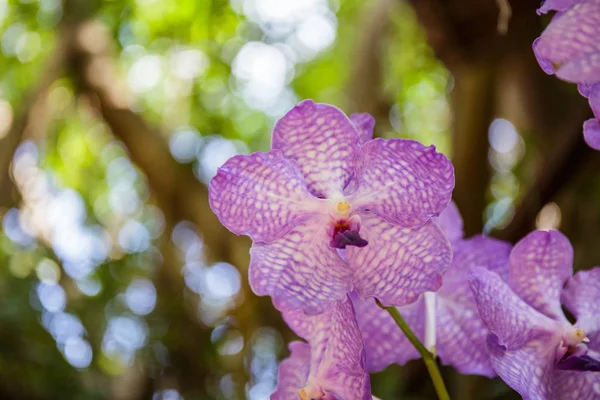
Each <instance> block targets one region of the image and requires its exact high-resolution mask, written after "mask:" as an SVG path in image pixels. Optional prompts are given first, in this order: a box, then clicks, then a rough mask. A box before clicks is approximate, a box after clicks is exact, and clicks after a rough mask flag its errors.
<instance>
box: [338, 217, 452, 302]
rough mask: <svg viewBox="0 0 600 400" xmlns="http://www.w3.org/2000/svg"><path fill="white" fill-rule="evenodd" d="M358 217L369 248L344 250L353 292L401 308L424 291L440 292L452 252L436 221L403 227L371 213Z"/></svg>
mask: <svg viewBox="0 0 600 400" xmlns="http://www.w3.org/2000/svg"><path fill="white" fill-rule="evenodd" d="M361 218H362V222H361V230H360V233H361V236H363V237H364V238H365V239H366V240H367V241H368V242H369V245H368V246H366V247H362V248H358V247H349V248H347V249H346V262H347V263H348V265H349V266H350V268H351V269H352V270H353V271H354V274H355V275H354V289H355V290H356V291H357V292H358V294H359V295H360V296H361V297H363V298H367V297H376V298H378V299H379V300H380V301H381V302H382V303H383V304H385V305H395V306H404V305H407V304H410V303H412V302H414V301H415V300H417V297H419V295H420V294H421V293H423V292H428V291H430V292H433V291H436V290H437V289H439V287H440V285H441V284H442V278H441V274H442V272H443V271H444V270H445V269H446V268H447V267H448V266H449V265H450V261H451V259H452V250H451V249H450V243H449V242H448V240H447V239H446V237H445V236H444V234H443V232H442V230H441V229H440V227H439V226H437V224H436V223H435V222H433V221H427V222H426V223H425V224H423V225H420V226H414V227H411V228H402V227H401V226H398V225H396V224H393V223H391V222H389V221H386V220H385V219H383V218H381V217H379V216H377V215H374V214H367V213H364V214H362V215H361Z"/></svg>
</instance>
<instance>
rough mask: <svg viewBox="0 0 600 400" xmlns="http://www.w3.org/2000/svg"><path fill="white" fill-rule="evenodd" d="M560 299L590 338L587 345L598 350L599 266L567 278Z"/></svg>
mask: <svg viewBox="0 0 600 400" xmlns="http://www.w3.org/2000/svg"><path fill="white" fill-rule="evenodd" d="M562 301H563V304H564V305H565V307H566V308H567V309H568V310H569V311H570V312H571V313H573V315H574V316H575V317H576V318H577V326H578V327H580V328H581V329H583V331H584V332H585V333H586V335H588V337H589V338H590V344H589V347H590V348H592V349H594V350H596V351H600V267H596V268H594V269H591V270H589V271H579V272H578V273H576V274H575V276H574V277H573V278H571V279H569V281H568V282H567V285H566V286H565V288H564V290H563V292H562Z"/></svg>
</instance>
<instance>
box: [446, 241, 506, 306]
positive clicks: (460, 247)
mask: <svg viewBox="0 0 600 400" xmlns="http://www.w3.org/2000/svg"><path fill="white" fill-rule="evenodd" d="M511 248H512V246H511V244H510V243H508V242H504V241H502V240H498V239H494V238H490V237H486V236H482V235H477V236H473V237H471V238H469V239H465V240H461V241H458V242H455V243H454V244H453V245H452V251H453V258H452V264H451V266H450V267H449V268H448V270H447V271H446V272H445V273H444V284H443V285H442V288H441V289H440V292H439V293H440V295H442V296H446V295H448V296H450V297H454V296H455V295H456V293H457V286H464V287H465V292H466V293H468V294H469V295H470V294H471V289H470V288H469V283H468V275H469V272H470V270H471V268H473V267H485V268H486V269H487V270H490V271H493V272H496V273H497V274H498V275H500V277H501V278H502V279H503V280H504V279H506V278H507V276H508V257H509V255H510V251H511Z"/></svg>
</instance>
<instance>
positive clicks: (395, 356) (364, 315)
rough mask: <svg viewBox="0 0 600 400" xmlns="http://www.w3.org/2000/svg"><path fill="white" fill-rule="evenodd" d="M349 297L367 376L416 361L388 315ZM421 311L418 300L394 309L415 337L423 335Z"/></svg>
mask: <svg viewBox="0 0 600 400" xmlns="http://www.w3.org/2000/svg"><path fill="white" fill-rule="evenodd" d="M350 297H351V299H352V302H353V304H354V309H355V310H356V320H357V321H358V326H359V328H360V331H361V333H362V337H363V340H364V342H365V351H366V353H367V371H368V372H379V371H382V370H384V369H385V368H387V367H388V366H389V365H391V364H400V365H404V364H406V363H407V362H408V361H410V360H416V359H418V358H420V355H419V352H418V351H417V350H416V349H415V347H414V346H413V345H412V344H411V343H410V341H409V340H408V339H407V337H406V336H405V335H404V334H403V333H402V331H401V330H400V328H399V327H398V325H396V322H394V320H393V318H392V317H391V315H390V314H389V313H388V312H387V311H386V310H384V309H382V308H380V307H379V306H377V304H376V303H375V300H373V299H361V298H360V297H359V296H358V295H356V294H353V295H351V296H350ZM423 310H424V308H423V300H422V299H419V300H417V301H416V302H414V303H412V304H409V305H407V306H405V307H398V312H400V315H402V318H404V320H405V321H406V323H407V324H408V325H409V326H410V327H411V329H412V330H413V331H414V332H415V333H416V334H417V336H419V337H420V336H422V333H423V331H424V323H425V320H424V314H423Z"/></svg>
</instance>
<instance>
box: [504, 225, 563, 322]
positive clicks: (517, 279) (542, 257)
mask: <svg viewBox="0 0 600 400" xmlns="http://www.w3.org/2000/svg"><path fill="white" fill-rule="evenodd" d="M572 273H573V247H572V246H571V243H570V242H569V239H567V238H566V237H565V235H563V234H562V233H560V232H559V231H555V230H550V231H535V232H532V233H530V234H529V235H527V236H526V237H525V238H524V239H522V240H521V241H520V242H519V243H517V244H516V245H515V247H514V249H513V251H512V253H511V254H510V263H509V272H508V283H509V285H510V287H511V288H512V290H513V291H514V292H515V293H516V294H517V295H518V296H519V297H521V299H523V300H524V301H525V302H526V303H528V304H530V305H531V306H532V307H534V308H535V309H536V310H538V311H540V312H542V313H544V314H546V315H548V316H549V317H551V318H553V319H556V320H562V321H566V319H565V316H564V314H563V312H562V309H561V306H560V292H561V290H562V288H563V286H564V284H565V282H566V281H567V280H568V279H569V277H570V276H571V275H572Z"/></svg>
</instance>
